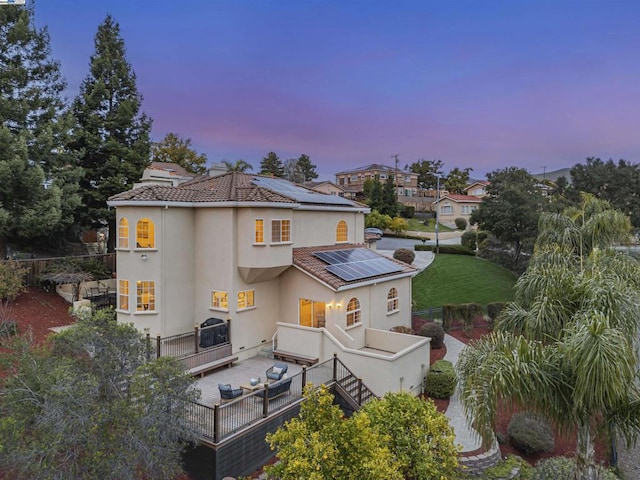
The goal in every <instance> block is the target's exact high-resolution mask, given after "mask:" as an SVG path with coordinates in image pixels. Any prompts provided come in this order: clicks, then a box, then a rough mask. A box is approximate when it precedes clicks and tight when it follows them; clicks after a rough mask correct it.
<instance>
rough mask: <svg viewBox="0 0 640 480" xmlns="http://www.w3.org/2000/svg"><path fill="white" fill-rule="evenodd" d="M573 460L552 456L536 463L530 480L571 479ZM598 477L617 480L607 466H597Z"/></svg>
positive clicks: (604, 479) (573, 466)
mask: <svg viewBox="0 0 640 480" xmlns="http://www.w3.org/2000/svg"><path fill="white" fill-rule="evenodd" d="M575 464H576V462H575V460H573V459H571V458H567V457H552V458H547V459H544V460H540V461H539V462H538V463H536V467H535V469H534V470H533V474H532V475H531V478H530V480H573V471H574V469H575ZM598 478H599V479H601V480H619V479H618V476H617V475H616V474H615V473H614V472H613V471H612V470H611V469H608V468H604V467H598Z"/></svg>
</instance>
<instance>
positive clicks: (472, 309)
mask: <svg viewBox="0 0 640 480" xmlns="http://www.w3.org/2000/svg"><path fill="white" fill-rule="evenodd" d="M456 313H457V316H458V318H459V319H460V320H462V323H463V325H464V332H465V333H466V334H467V335H470V334H471V330H473V321H474V319H476V318H478V317H482V305H478V304H477V303H462V304H460V305H457V311H456Z"/></svg>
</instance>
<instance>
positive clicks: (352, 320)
mask: <svg viewBox="0 0 640 480" xmlns="http://www.w3.org/2000/svg"><path fill="white" fill-rule="evenodd" d="M360 317H361V312H360V302H359V301H358V299H357V298H355V297H354V298H352V299H351V300H349V303H348V304H347V327H350V326H352V325H356V324H357V323H360Z"/></svg>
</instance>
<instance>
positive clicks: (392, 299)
mask: <svg viewBox="0 0 640 480" xmlns="http://www.w3.org/2000/svg"><path fill="white" fill-rule="evenodd" d="M399 309H400V307H399V299H398V290H396V289H395V288H391V289H389V293H388V294H387V313H395V312H397V311H398V310H399Z"/></svg>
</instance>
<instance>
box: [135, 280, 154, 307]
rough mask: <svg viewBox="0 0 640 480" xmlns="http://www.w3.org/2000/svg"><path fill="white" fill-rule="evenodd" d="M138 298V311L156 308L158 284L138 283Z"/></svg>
mask: <svg viewBox="0 0 640 480" xmlns="http://www.w3.org/2000/svg"><path fill="white" fill-rule="evenodd" d="M136 289H137V300H136V311H138V312H144V311H149V310H151V311H154V310H155V309H156V284H155V282H142V281H139V282H138V283H136Z"/></svg>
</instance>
